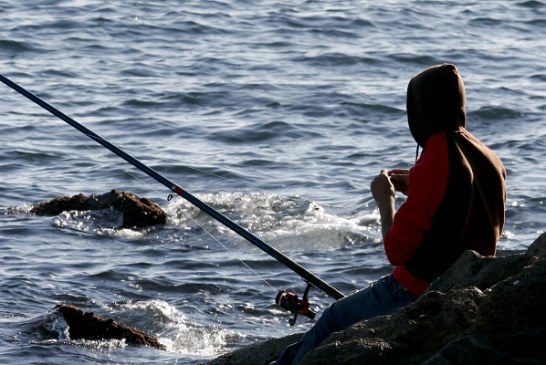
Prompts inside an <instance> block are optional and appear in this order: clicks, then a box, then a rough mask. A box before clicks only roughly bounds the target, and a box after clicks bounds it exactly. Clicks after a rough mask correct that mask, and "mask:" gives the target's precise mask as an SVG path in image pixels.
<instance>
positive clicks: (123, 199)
mask: <svg viewBox="0 0 546 365" xmlns="http://www.w3.org/2000/svg"><path fill="white" fill-rule="evenodd" d="M106 208H113V209H116V210H118V211H120V212H121V213H122V214H123V224H122V226H121V227H120V228H134V227H136V228H144V227H149V226H154V225H158V224H164V223H165V222H166V221H167V215H166V213H165V212H164V211H163V209H161V207H160V206H159V205H158V204H156V203H154V202H152V201H151V200H148V199H146V198H140V197H138V196H137V195H135V194H133V193H130V192H126V191H121V190H112V191H110V192H108V193H106V194H102V195H97V194H93V195H90V196H87V195H84V194H78V195H74V196H61V197H56V198H54V199H51V200H48V201H45V202H42V203H39V204H37V205H35V206H34V207H32V209H31V213H34V214H37V215H46V216H53V215H58V214H60V213H62V212H65V211H71V210H76V211H86V210H99V209H106Z"/></svg>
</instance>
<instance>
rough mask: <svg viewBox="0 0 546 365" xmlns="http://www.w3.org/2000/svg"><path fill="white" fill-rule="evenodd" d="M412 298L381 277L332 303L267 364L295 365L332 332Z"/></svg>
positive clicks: (393, 281)
mask: <svg viewBox="0 0 546 365" xmlns="http://www.w3.org/2000/svg"><path fill="white" fill-rule="evenodd" d="M415 299H417V297H416V296H415V295H414V294H412V293H410V292H408V291H407V290H406V289H405V288H404V287H403V286H402V285H400V284H399V283H398V282H397V281H396V279H394V278H393V277H392V276H391V275H387V276H384V277H382V278H381V279H379V280H377V281H376V282H374V283H372V284H370V286H369V287H367V288H364V289H361V290H358V291H355V292H353V293H351V294H349V295H348V296H346V297H344V298H342V299H340V300H339V301H337V302H335V303H334V304H332V305H331V306H330V307H329V308H328V309H326V310H325V311H324V313H323V314H322V316H321V317H320V319H319V320H318V321H317V323H315V325H314V326H313V327H312V328H311V329H310V330H309V331H308V332H307V333H306V334H305V336H303V338H302V339H301V340H300V341H299V342H296V343H294V344H292V345H290V346H288V347H287V348H286V349H285V350H284V352H283V354H282V355H281V356H280V357H279V359H278V360H277V361H274V362H272V363H271V364H275V365H298V364H299V363H300V361H301V359H302V358H303V357H304V356H305V355H306V354H307V353H308V352H309V351H311V350H313V349H314V348H315V347H317V346H318V345H319V344H320V343H321V342H322V341H324V340H325V339H326V338H327V337H329V336H330V335H331V334H332V333H333V332H336V331H340V330H342V329H345V328H347V327H349V326H351V325H353V324H355V323H357V322H360V321H363V320H365V319H369V318H372V317H375V316H380V315H385V314H389V313H393V312H395V311H396V310H397V309H399V308H401V307H403V306H405V305H408V304H410V303H412V302H413V301H415Z"/></svg>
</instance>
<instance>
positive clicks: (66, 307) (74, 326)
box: [55, 304, 165, 350]
mask: <svg viewBox="0 0 546 365" xmlns="http://www.w3.org/2000/svg"><path fill="white" fill-rule="evenodd" d="M55 309H56V310H57V311H59V312H60V313H61V314H62V315H63V317H64V320H65V321H66V323H67V324H68V332H69V336H70V339H71V340H79V339H85V340H112V339H114V340H125V342H126V343H129V344H133V345H145V346H150V347H154V348H158V349H162V350H165V346H164V345H162V344H161V343H160V342H159V341H158V340H157V338H155V337H153V336H151V335H149V334H147V333H145V332H143V331H141V330H139V329H136V328H134V327H131V326H128V325H126V324H124V323H121V322H117V321H114V320H113V319H105V318H102V317H99V316H97V315H95V314H94V313H93V312H84V311H83V310H81V309H80V308H78V307H76V306H74V305H71V304H60V305H58V306H56V307H55Z"/></svg>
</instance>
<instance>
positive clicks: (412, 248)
mask: <svg viewBox="0 0 546 365" xmlns="http://www.w3.org/2000/svg"><path fill="white" fill-rule="evenodd" d="M406 108H407V115H408V124H409V129H410V132H411V134H412V136H413V138H414V139H415V141H416V142H417V144H418V146H417V149H418V151H419V147H421V148H422V149H423V152H422V154H421V156H420V157H419V158H418V159H417V161H416V162H415V165H414V166H413V167H412V168H411V169H410V170H401V169H396V170H391V171H385V170H382V171H381V173H380V174H379V175H377V176H376V177H375V178H374V179H373V181H372V183H371V192H372V195H373V197H374V199H375V201H376V203H377V206H378V209H379V214H380V217H381V229H382V234H383V243H384V247H385V253H386V255H387V258H388V260H389V261H390V263H391V264H392V265H393V266H394V269H393V271H392V273H391V274H390V275H387V276H385V277H383V278H381V279H379V280H378V281H376V282H374V283H372V284H371V285H370V286H369V287H367V288H364V289H361V290H359V291H356V292H353V293H352V294H350V295H348V296H347V297H344V298H342V299H341V300H339V301H337V302H336V303H334V304H332V305H331V306H330V307H329V308H328V309H326V310H325V311H324V313H323V315H322V316H321V318H320V319H319V320H318V321H317V322H316V323H315V325H314V326H313V327H312V328H311V329H310V330H309V331H308V332H307V333H306V334H305V335H304V336H303V338H302V339H301V340H300V341H299V342H296V343H295V344H292V345H290V346H289V347H288V348H286V350H285V351H284V352H283V354H282V355H281V357H280V358H279V359H278V360H277V361H274V362H273V363H272V364H277V365H281V364H282V365H285V364H292V365H297V364H299V363H300V361H301V360H302V358H303V357H304V356H305V355H306V354H307V353H308V352H310V351H311V350H313V349H314V348H315V347H316V346H318V345H319V344H320V343H321V342H322V341H323V340H325V339H326V338H327V337H328V336H330V335H331V334H332V333H333V332H335V331H340V330H342V329H345V328H347V327H349V326H351V325H353V324H355V323H357V322H359V321H362V320H365V319H369V318H372V317H375V316H379V315H385V314H389V313H392V312H394V311H396V310H397V309H399V308H401V307H403V306H405V305H407V304H410V303H411V302H413V301H415V299H417V298H418V297H419V296H420V295H421V294H422V293H423V292H425V291H426V290H427V288H428V287H429V285H430V284H431V283H432V281H434V280H435V279H436V278H438V277H439V276H441V275H442V274H443V273H444V272H445V271H446V270H447V269H448V268H449V267H450V266H451V265H452V264H453V263H454V262H455V261H456V260H457V258H458V257H459V256H460V255H461V254H462V253H463V252H464V251H465V250H474V251H477V252H478V253H480V254H482V255H494V254H495V251H496V245H497V241H498V240H499V238H500V235H501V232H502V229H503V226H504V219H505V216H504V212H505V203H506V185H505V178H506V171H505V169H504V166H503V165H502V162H501V161H500V159H499V158H498V156H497V155H496V154H495V153H494V152H493V151H492V150H490V149H489V148H488V147H486V146H485V145H484V144H483V143H481V142H480V141H479V140H478V139H477V138H476V137H475V136H474V135H472V134H471V133H470V132H468V131H467V130H466V129H465V127H466V111H465V91H464V84H463V80H462V78H461V76H460V75H459V72H458V70H457V68H456V67H455V66H453V65H449V64H443V65H436V66H432V67H430V68H428V69H426V70H424V71H423V72H421V73H420V74H418V75H417V76H415V77H414V78H413V79H412V80H411V81H410V83H409V85H408V90H407V104H406ZM395 191H399V192H402V193H403V194H405V195H407V199H406V201H405V202H404V203H403V204H402V205H401V206H400V208H399V209H398V211H396V212H395Z"/></svg>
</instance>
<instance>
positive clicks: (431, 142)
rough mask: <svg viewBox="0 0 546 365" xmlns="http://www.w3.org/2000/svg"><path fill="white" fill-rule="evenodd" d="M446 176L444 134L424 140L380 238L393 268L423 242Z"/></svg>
mask: <svg viewBox="0 0 546 365" xmlns="http://www.w3.org/2000/svg"><path fill="white" fill-rule="evenodd" d="M448 176H449V161H448V152H447V143H446V138H445V134H444V133H438V134H435V135H433V136H431V137H430V138H429V139H428V140H427V144H426V148H425V149H424V150H423V153H422V154H421V157H420V158H419V160H418V161H417V162H416V163H415V166H413V168H412V169H411V170H410V172H409V187H408V197H407V199H406V201H405V202H404V203H403V204H402V205H401V206H400V208H399V209H398V211H397V212H396V214H395V215H394V220H393V224H392V227H391V229H390V230H389V232H387V235H386V236H385V238H384V244H385V253H386V255H387V258H388V259H389V261H390V263H391V264H392V265H394V266H399V265H402V264H404V263H405V262H406V261H407V260H408V259H409V258H411V256H412V255H413V253H414V252H415V250H416V249H417V247H419V245H421V242H423V237H424V235H425V233H426V232H427V231H428V230H429V229H430V226H431V224H432V219H433V217H434V213H435V212H436V209H437V207H438V205H439V204H440V202H441V201H442V199H443V196H444V193H445V190H446V187H447V181H448Z"/></svg>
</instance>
